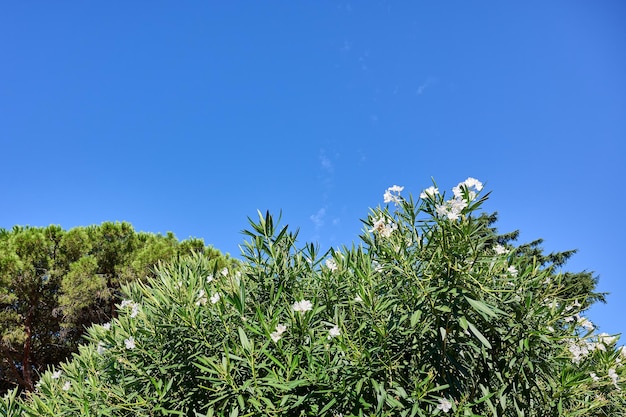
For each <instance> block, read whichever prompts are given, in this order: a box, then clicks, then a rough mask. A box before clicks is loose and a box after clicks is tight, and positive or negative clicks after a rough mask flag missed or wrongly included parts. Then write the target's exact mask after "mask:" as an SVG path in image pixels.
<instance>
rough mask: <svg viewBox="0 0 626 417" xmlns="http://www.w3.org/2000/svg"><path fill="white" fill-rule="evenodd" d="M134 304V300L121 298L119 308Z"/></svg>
mask: <svg viewBox="0 0 626 417" xmlns="http://www.w3.org/2000/svg"><path fill="white" fill-rule="evenodd" d="M133 305H135V302H134V301H133V300H122V303H121V304H120V308H126V307H128V306H131V307H132V306H133Z"/></svg>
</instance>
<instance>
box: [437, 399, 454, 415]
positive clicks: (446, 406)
mask: <svg viewBox="0 0 626 417" xmlns="http://www.w3.org/2000/svg"><path fill="white" fill-rule="evenodd" d="M451 408H452V403H451V402H450V401H449V400H448V399H447V398H439V404H437V409H438V410H441V411H443V412H444V413H447V412H448V411H450V409H451Z"/></svg>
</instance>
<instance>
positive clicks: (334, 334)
mask: <svg viewBox="0 0 626 417" xmlns="http://www.w3.org/2000/svg"><path fill="white" fill-rule="evenodd" d="M340 334H341V331H340V330H339V327H338V326H337V325H336V324H335V325H334V326H333V327H332V328H331V329H330V330H328V336H327V338H328V340H330V339H332V338H333V337H337V336H339V335H340Z"/></svg>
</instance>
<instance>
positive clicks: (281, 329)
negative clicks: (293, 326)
mask: <svg viewBox="0 0 626 417" xmlns="http://www.w3.org/2000/svg"><path fill="white" fill-rule="evenodd" d="M286 330H287V326H285V325H284V324H278V325H277V326H276V331H274V332H272V333H270V337H271V338H272V340H273V341H274V343H276V342H278V341H279V340H280V339H281V338H282V337H283V333H285V331H286Z"/></svg>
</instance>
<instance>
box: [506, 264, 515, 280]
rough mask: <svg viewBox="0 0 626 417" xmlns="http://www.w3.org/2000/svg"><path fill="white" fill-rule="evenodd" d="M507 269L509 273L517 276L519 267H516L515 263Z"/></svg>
mask: <svg viewBox="0 0 626 417" xmlns="http://www.w3.org/2000/svg"><path fill="white" fill-rule="evenodd" d="M507 271H508V273H509V274H511V275H513V276H514V277H516V276H517V268H516V267H514V266H513V265H511V266H509V267H508V268H507Z"/></svg>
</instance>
